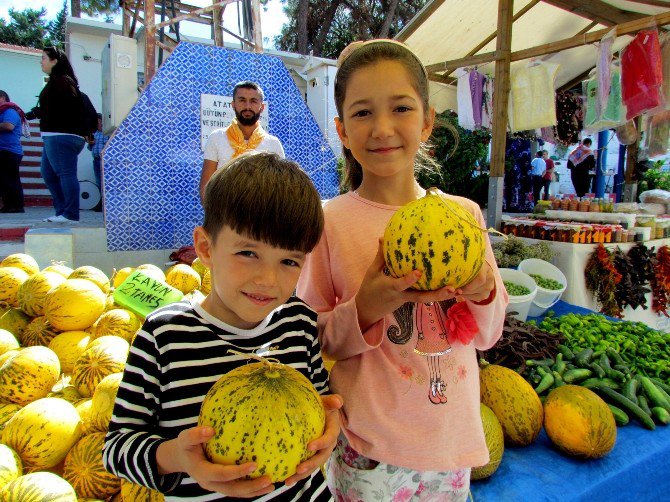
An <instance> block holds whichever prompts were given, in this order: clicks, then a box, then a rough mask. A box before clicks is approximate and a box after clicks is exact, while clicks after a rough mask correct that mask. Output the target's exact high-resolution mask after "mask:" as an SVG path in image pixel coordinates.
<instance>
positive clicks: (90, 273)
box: [68, 265, 110, 294]
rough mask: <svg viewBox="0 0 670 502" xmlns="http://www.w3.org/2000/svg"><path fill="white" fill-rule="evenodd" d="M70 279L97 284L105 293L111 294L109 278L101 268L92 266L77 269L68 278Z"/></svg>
mask: <svg viewBox="0 0 670 502" xmlns="http://www.w3.org/2000/svg"><path fill="white" fill-rule="evenodd" d="M68 279H86V280H87V281H91V282H92V283H93V284H96V285H97V286H98V287H99V288H100V290H101V291H102V292H103V293H105V294H107V293H109V289H110V287H109V283H110V281H109V277H107V274H105V273H104V272H103V271H102V270H100V269H99V268H96V267H91V266H90V265H84V266H83V267H77V268H75V269H74V270H73V271H72V273H71V274H70V275H69V276H68Z"/></svg>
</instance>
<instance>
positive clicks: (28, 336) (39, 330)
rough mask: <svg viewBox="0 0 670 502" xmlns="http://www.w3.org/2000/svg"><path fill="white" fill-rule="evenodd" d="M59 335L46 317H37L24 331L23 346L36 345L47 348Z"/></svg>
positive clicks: (22, 336)
mask: <svg viewBox="0 0 670 502" xmlns="http://www.w3.org/2000/svg"><path fill="white" fill-rule="evenodd" d="M57 334H58V330H57V329H55V328H54V327H53V326H52V325H51V323H50V322H49V320H48V319H47V318H46V316H40V317H36V318H35V319H33V320H32V321H30V322H29V323H28V326H26V329H24V330H23V334H22V335H21V344H22V345H23V346H24V347H32V346H35V345H44V346H45V347H46V346H48V345H49V343H51V340H53V339H54V337H55V336H56V335H57Z"/></svg>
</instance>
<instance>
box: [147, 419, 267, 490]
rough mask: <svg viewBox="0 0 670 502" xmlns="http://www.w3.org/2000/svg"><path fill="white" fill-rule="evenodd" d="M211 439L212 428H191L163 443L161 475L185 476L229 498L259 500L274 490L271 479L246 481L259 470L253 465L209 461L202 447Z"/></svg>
mask: <svg viewBox="0 0 670 502" xmlns="http://www.w3.org/2000/svg"><path fill="white" fill-rule="evenodd" d="M212 436H214V429H212V428H211V427H192V428H190V429H186V430H183V431H182V432H180V433H179V436H178V437H177V438H176V439H173V440H170V441H166V442H165V443H163V444H162V445H161V446H159V450H158V452H157V454H156V456H157V461H158V465H159V470H160V471H161V473H162V474H166V473H169V472H185V473H186V474H188V475H189V476H191V477H192V478H193V479H194V480H195V481H196V482H197V483H198V484H199V485H200V486H201V487H202V488H204V489H205V490H210V491H213V492H219V493H223V494H224V495H226V496H230V497H242V498H252V497H259V496H261V495H265V494H266V493H270V492H271V491H273V490H274V485H273V484H272V483H271V482H270V477H269V476H261V477H260V478H256V479H252V480H247V479H243V478H244V477H245V476H247V475H249V474H251V473H252V472H253V471H255V470H256V467H257V466H256V464H255V463H253V462H247V463H245V464H241V465H220V464H214V463H212V462H210V461H209V460H207V458H206V457H205V451H204V449H203V446H202V445H203V444H204V443H206V442H207V441H209V439H211V437H212Z"/></svg>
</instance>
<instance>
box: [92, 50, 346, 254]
mask: <svg viewBox="0 0 670 502" xmlns="http://www.w3.org/2000/svg"><path fill="white" fill-rule="evenodd" d="M241 80H252V81H255V82H258V83H259V85H260V86H261V87H262V88H263V91H264V92H265V99H266V101H268V102H269V103H270V104H271V106H270V109H269V114H268V119H269V122H268V132H269V133H270V134H273V135H275V136H277V137H278V138H279V140H280V141H281V143H282V145H283V147H284V151H285V152H286V157H287V158H288V159H291V160H294V161H295V162H297V163H298V164H300V165H301V166H302V168H303V169H305V171H306V172H307V173H308V174H309V176H310V178H311V179H312V181H313V182H314V184H315V186H316V188H317V189H318V191H319V193H320V194H321V197H322V198H324V199H326V198H331V197H334V196H335V195H337V193H338V187H337V174H336V166H337V160H336V157H335V155H334V154H333V151H332V149H331V148H330V146H329V145H328V142H327V141H326V138H325V137H324V136H323V134H322V132H321V130H320V129H319V126H318V124H317V123H316V121H315V120H314V117H313V116H312V113H311V112H310V110H309V108H308V107H307V104H306V103H305V101H304V100H303V98H302V96H301V93H300V90H299V89H298V88H297V87H296V85H295V83H294V82H293V79H292V78H291V76H290V74H289V72H288V70H287V69H286V67H285V66H284V64H283V63H282V61H281V59H279V58H278V57H275V56H269V55H266V54H254V53H250V52H242V51H238V50H232V49H224V48H222V47H212V46H206V45H199V44H192V43H186V42H182V43H180V44H179V45H178V46H177V48H176V49H175V50H174V51H173V53H172V54H171V55H170V57H169V58H168V59H167V60H166V61H165V62H164V63H163V65H162V66H161V67H160V68H159V69H158V71H157V72H156V75H155V76H154V78H153V80H152V81H151V83H150V84H149V86H147V88H146V89H145V90H144V92H143V93H142V94H141V95H140V97H139V100H138V101H137V103H136V104H135V106H134V107H133V108H132V109H131V110H130V113H129V114H128V116H127V117H126V119H125V120H124V121H123V122H122V123H121V125H120V126H119V128H118V129H117V131H116V133H115V134H114V136H113V137H112V139H111V140H110V142H109V143H108V146H107V148H106V149H105V151H104V153H103V166H104V167H103V171H104V172H103V178H104V187H105V226H106V227H107V248H108V249H109V251H133V250H145V249H174V248H178V247H180V246H184V245H188V244H192V243H193V240H192V233H193V228H194V227H195V226H196V225H199V224H201V223H202V218H203V212H202V207H201V206H200V199H199V196H198V184H199V181H200V171H201V169H202V162H203V153H202V150H201V149H200V94H216V95H221V96H230V95H232V92H233V87H234V85H235V84H236V83H237V82H239V81H241Z"/></svg>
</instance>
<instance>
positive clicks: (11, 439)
mask: <svg viewBox="0 0 670 502" xmlns="http://www.w3.org/2000/svg"><path fill="white" fill-rule="evenodd" d="M80 436H81V419H80V418H79V413H77V410H76V409H75V408H74V406H72V404H71V403H68V402H67V401H65V400H63V399H58V398H57V397H45V398H43V399H38V400H37V401H35V402H32V403H30V404H28V405H26V406H24V407H23V408H21V409H20V410H19V411H17V412H16V414H15V415H14V416H13V417H12V418H11V419H10V420H9V421H8V422H7V423H6V424H5V428H4V429H3V431H2V442H3V443H5V444H6V445H7V446H9V447H11V448H12V449H14V450H15V451H16V453H18V454H19V456H20V457H21V461H22V462H23V465H24V467H25V468H26V469H29V470H31V471H38V470H42V469H48V468H49V467H53V466H55V465H56V464H58V463H59V462H60V461H62V460H63V459H64V458H65V455H67V452H68V451H70V448H72V446H74V444H75V443H76V442H77V441H78V440H79V437H80Z"/></svg>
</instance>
